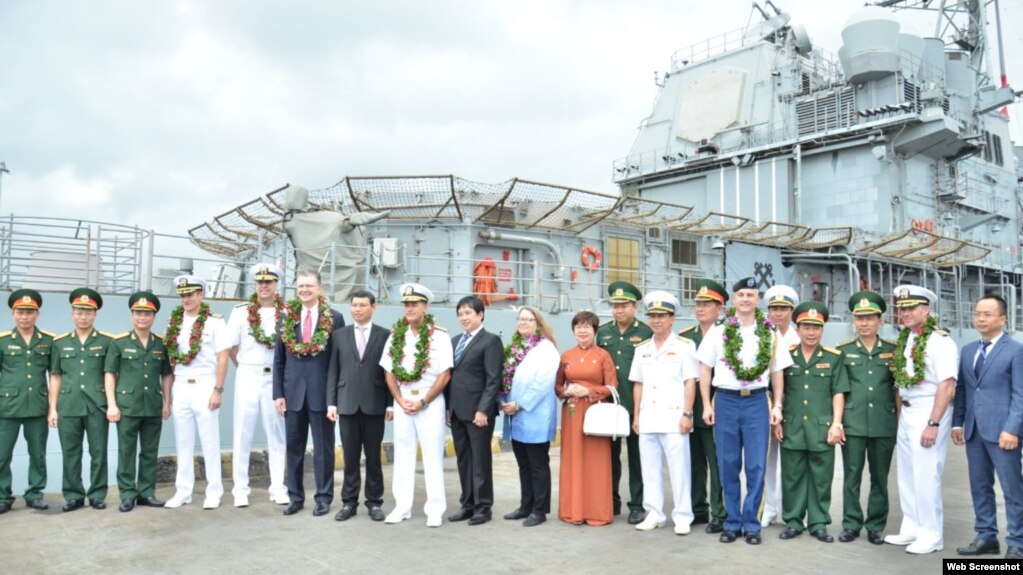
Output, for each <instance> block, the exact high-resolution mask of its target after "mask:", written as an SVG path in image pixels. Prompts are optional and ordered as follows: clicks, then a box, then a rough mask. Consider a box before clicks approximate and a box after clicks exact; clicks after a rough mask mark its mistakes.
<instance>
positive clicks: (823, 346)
mask: <svg viewBox="0 0 1023 575" xmlns="http://www.w3.org/2000/svg"><path fill="white" fill-rule="evenodd" d="M821 349H823V350H824V351H826V352H828V353H833V354H835V355H842V352H841V351H840V350H837V349H835V348H833V347H828V346H826V345H822V346H821Z"/></svg>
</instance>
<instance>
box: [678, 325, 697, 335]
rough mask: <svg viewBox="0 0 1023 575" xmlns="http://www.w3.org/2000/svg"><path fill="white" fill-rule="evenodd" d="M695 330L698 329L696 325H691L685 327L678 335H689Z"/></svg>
mask: <svg viewBox="0 0 1023 575" xmlns="http://www.w3.org/2000/svg"><path fill="white" fill-rule="evenodd" d="M694 329H696V326H695V325H691V326H689V327H684V328H682V329H680V330H679V332H678V335H682V334H684V333H689V332H691V331H693V330H694Z"/></svg>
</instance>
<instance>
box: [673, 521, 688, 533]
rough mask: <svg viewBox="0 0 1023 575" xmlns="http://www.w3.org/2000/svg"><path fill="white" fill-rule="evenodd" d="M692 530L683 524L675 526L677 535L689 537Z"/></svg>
mask: <svg viewBox="0 0 1023 575" xmlns="http://www.w3.org/2000/svg"><path fill="white" fill-rule="evenodd" d="M690 531H691V529H690V528H689V526H688V525H685V524H682V523H676V524H675V535H689V532H690Z"/></svg>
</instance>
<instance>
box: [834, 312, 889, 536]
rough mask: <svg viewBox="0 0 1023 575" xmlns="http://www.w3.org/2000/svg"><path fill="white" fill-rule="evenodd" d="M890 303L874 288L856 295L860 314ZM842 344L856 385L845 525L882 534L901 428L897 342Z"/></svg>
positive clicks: (845, 449) (847, 451) (846, 453)
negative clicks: (864, 486)
mask: <svg viewBox="0 0 1023 575" xmlns="http://www.w3.org/2000/svg"><path fill="white" fill-rule="evenodd" d="M864 300H865V301H864ZM885 307H886V306H885V303H884V298H882V297H881V296H880V295H879V294H876V293H873V292H860V293H858V294H854V295H853V297H852V298H850V311H852V312H853V314H854V315H869V314H878V315H880V314H882V313H884V310H885ZM867 310H870V311H867ZM838 349H839V350H841V351H842V355H843V356H844V357H845V370H846V374H847V375H848V378H849V387H850V393H849V397H848V400H847V401H846V404H845V415H844V416H843V421H842V423H843V424H844V425H845V445H843V446H842V467H843V470H844V474H845V485H844V488H843V490H842V528H843V529H850V530H852V531H856V532H859V530H860V529H861V528H862V527H866V528H867V531H873V532H877V533H882V532H884V530H885V527H886V526H887V524H888V471H889V470H890V469H891V465H892V455H893V454H894V453H895V437H896V430H897V428H898V416H897V414H896V410H895V397H896V392H895V380H894V379H893V378H892V372H891V370H890V369H889V364H890V363H891V361H892V355H893V352H894V350H895V344H893V343H892V342H890V341H886V340H883V339H881V338H877V340H876V341H875V342H874V347H873V349H870V350H868V349H867V348H866V346H864V345H863V343H862V342H861V341H860V340H859V338H856V339H851V340H849V341H847V342H843V343H841V344H839V345H838ZM864 463H866V464H868V465H869V466H870V495H869V498H868V500H867V516H866V520H864V517H863V508H862V507H861V506H860V482H861V479H862V477H863V468H864Z"/></svg>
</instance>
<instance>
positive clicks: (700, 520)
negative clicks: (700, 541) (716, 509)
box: [690, 515, 710, 525]
mask: <svg viewBox="0 0 1023 575" xmlns="http://www.w3.org/2000/svg"><path fill="white" fill-rule="evenodd" d="M708 521H710V517H709V516H707V515H697V516H696V517H693V522H692V523H690V525H702V524H704V523H707V522H708Z"/></svg>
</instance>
